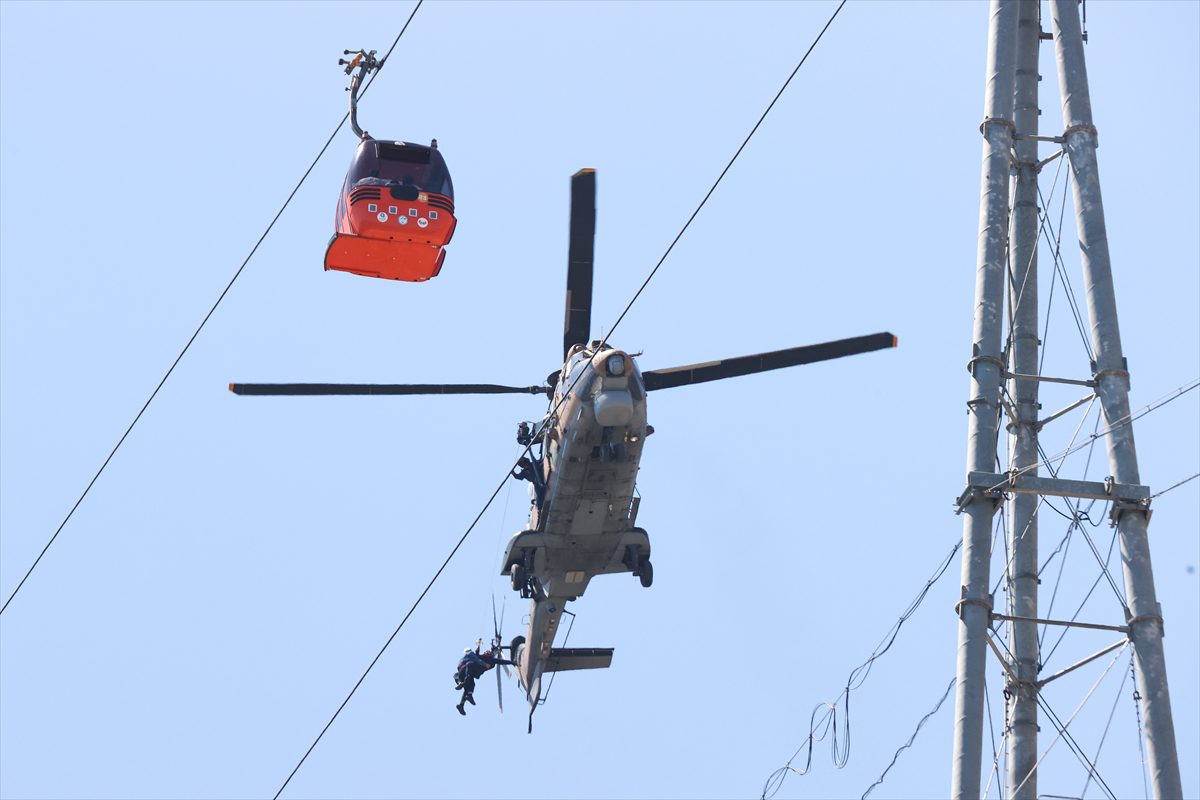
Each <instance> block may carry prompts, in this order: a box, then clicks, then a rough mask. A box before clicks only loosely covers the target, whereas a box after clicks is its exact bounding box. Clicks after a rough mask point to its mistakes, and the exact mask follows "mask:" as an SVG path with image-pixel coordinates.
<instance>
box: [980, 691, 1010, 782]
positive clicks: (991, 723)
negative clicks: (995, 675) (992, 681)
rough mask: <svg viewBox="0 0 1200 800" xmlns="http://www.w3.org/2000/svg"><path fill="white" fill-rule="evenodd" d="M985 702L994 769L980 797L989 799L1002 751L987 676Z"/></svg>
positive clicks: (998, 769)
mask: <svg viewBox="0 0 1200 800" xmlns="http://www.w3.org/2000/svg"><path fill="white" fill-rule="evenodd" d="M983 702H984V706H985V707H986V708H987V717H988V736H989V738H991V740H992V768H991V769H990V770H988V779H987V783H986V784H984V787H983V792H982V793H981V794H980V795H979V796H980V797H987V796H988V792H989V791H991V789H992V780H994V779H995V778H997V777H998V776H999V774H1000V750H999V749H998V748H997V747H996V721H995V720H994V719H992V697H991V695H990V694H988V691H987V677H986V676H985V677H984V682H983ZM1000 736H1001V738H1003V736H1004V731H1001V732H1000ZM1001 795H1002V796H1003V792H1001Z"/></svg>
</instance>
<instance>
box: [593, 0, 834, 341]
mask: <svg viewBox="0 0 1200 800" xmlns="http://www.w3.org/2000/svg"><path fill="white" fill-rule="evenodd" d="M845 5H846V0H841V2H840V3H838V7H837V8H835V9H834V11H833V14H831V15H830V17H829V19H828V20H827V21H826V22H825V26H824V27H823V28H821V31H820V33H818V34H817V37H816V38H815V39H813V42H812V44H810V45H809V46H808V49H807V50H805V51H804V55H803V56H801V58H800V62H799V63H798V64H796V68H795V69H793V70H792V73H791V74H790V75H788V77H787V80H785V81H784V82H783V86H781V87H779V91H778V92H776V93H775V97H774V98H773V99H772V100H771V102H770V103H769V104H768V105H767V110H766V111H764V112H763V113H762V116H761V117H759V118H758V122H756V123H754V127H753V128H751V129H750V133H748V134H746V138H745V140H743V141H742V144H741V146H740V147H738V149H737V152H735V153H734V154H733V158H731V159H729V163H728V164H726V165H725V169H723V170H721V174H720V175H718V176H717V179H716V180H715V181H713V185H712V186H711V187H710V188H709V190H708V192H707V193H706V194H705V195H704V199H703V200H701V201H700V205H698V206H696V210H695V211H693V212H692V215H691V216H690V217H688V219H687V222H685V223H683V227H682V228H681V229H680V230H679V233H678V234H676V235H675V238H674V239H672V240H671V243H670V244H669V245H667V249H666V250H665V251H664V252H663V254H662V258H660V259H659V260H658V263H657V264H655V265H654V269H652V270H650V274H649V275H647V276H646V280H644V281H642V285H641V286H640V287H639V288H638V290H637V292H635V293H634V295H633V299H632V300H630V301H629V304H628V305H627V306H625V310H624V311H622V312H621V314H620V316H618V317H617V321H616V322H614V323H613V324H612V327H611V328H609V329H608V333H606V334H605V335H604V338H603V339H601V340H600V343H601V344H602V345H603V344H605V343H606V342H607V341H608V337H609V336H612V335H613V331H615V330H616V329H617V326H618V325H620V324H621V322H622V320H624V319H625V315H626V314H628V313H629V309H631V308H633V304H634V303H636V302H637V299H638V298H639V297H641V296H642V292H643V291H645V290H646V287H647V286H649V285H650V281H651V279H653V278H654V275H655V273H657V272H658V268H659V267H661V266H662V265H663V262H664V261H666V260H667V256H669V255H670V254H671V251H672V250H674V249H675V245H676V244H678V242H679V240H680V239H681V238H683V234H684V233H686V232H687V229H688V228H689V227H690V226H691V224H692V220H694V219H695V218H696V216H697V215H698V214H699V213H700V210H701V209H702V208H704V204H705V203H707V202H708V198H710V197H712V195H713V192H715V191H716V190H717V187H718V186H720V185H721V181H722V180H724V178H725V174H726V173H727V172H729V169H730V168H731V167H732V166H733V162H735V161H737V159H738V156H740V155H741V154H742V151H743V150H745V149H746V145H748V144H750V139H751V138H753V137H754V134H755V133H756V132H757V131H758V128H759V126H761V125H762V124H763V121H764V120H765V119H766V118H767V115H768V114H770V113H771V109H772V108H774V107H775V104H776V103H777V102H779V98H780V97H782V96H783V93H784V92H785V91H786V90H787V87H788V85H789V84H790V83H791V82H792V78H795V77H796V73H797V72H799V71H800V68H801V67H803V66H804V62H805V61H807V60H808V57H809V56H810V55H811V54H812V51H813V50H814V49H815V48H816V46H817V44H818V43H820V41H821V37H823V36H824V35H825V31H827V30H829V26H830V25H832V24H833V21H834V20H835V19H837V15H838V14H840V13H841V11H842V7H843V6H845Z"/></svg>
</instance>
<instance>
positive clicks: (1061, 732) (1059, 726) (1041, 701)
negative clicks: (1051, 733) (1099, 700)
mask: <svg viewBox="0 0 1200 800" xmlns="http://www.w3.org/2000/svg"><path fill="white" fill-rule="evenodd" d="M988 630H989V631H990V632H991V634H992V636H991V637H990V638H991V641H992V642H993V643H997V642H998V643H999V646H1000V647H1002V648H1003V649H1004V652H1005V654H1006V655H1007V656H1008V658H1009V659H1010V660H1015V659H1014V657H1013V653H1012V651H1011V650H1010V649H1009V648H1008V645H1007V644H1006V643H1005V641H1004V640H1003V639H1001V638H1000V637H998V636H996V635H995V634H996V631H995V630H994V629H991V628H989V629H988ZM1127 647H1129V642H1124V643H1122V645H1121V647H1120V649H1118V650H1117V652H1116V655H1115V656H1113V660H1112V661H1110V662H1109V663H1108V666H1107V667H1105V668H1104V672H1102V673H1100V677H1099V678H1097V679H1096V681H1095V682H1094V683H1093V684H1092V687H1091V689H1089V690H1088V693H1087V694H1086V695H1084V697H1083V699H1082V700H1080V701H1079V705H1078V706H1076V707H1075V710H1074V711H1073V712H1071V716H1070V717H1069V718H1068V719H1067V721H1066V722H1065V723H1064V722H1063V721H1062V720H1061V718H1059V716H1058V715H1057V714H1055V713H1054V710H1053V709H1052V708H1050V705H1049V704H1048V703H1047V702H1046V698H1045V697H1043V696H1042V692H1041V690H1040V689H1039V690H1038V692H1037V695H1036V697H1037V704H1038V707H1039V708H1041V709H1042V710H1043V711H1044V712H1046V716H1047V718H1049V719H1050V721H1051V722H1052V723H1053V724H1054V727H1055V730H1057V731H1058V735H1056V736H1055V737H1054V739H1053V740H1052V741H1051V742H1050V744H1049V745H1048V746H1047V747H1046V749H1045V751H1044V752H1043V753H1042V754H1041V756H1039V757H1038V760H1037V761H1035V762H1034V764H1033V767H1032V768H1031V769H1030V770H1029V772H1028V774H1026V776H1025V778H1024V780H1022V781H1021V782H1020V783H1019V784H1017V786H1016V788H1015V789H1014V790H1013V794H1018V793H1020V790H1021V787H1023V786H1024V785H1025V782H1026V781H1028V780H1029V778H1030V776H1032V775H1036V774H1037V770H1038V767H1039V766H1041V763H1042V761H1044V760H1045V758H1046V756H1048V755H1049V754H1050V751H1051V750H1052V749H1054V745H1055V744H1057V743H1058V740H1059V739H1062V740H1063V741H1064V742H1066V743H1067V747H1068V748H1069V749H1070V750H1071V751H1072V752H1073V753H1074V754H1075V756H1076V758H1078V759H1079V761H1080V763H1081V764H1082V765H1083V766H1084V767H1086V768H1087V769H1088V771H1089V772H1091V773H1094V774H1095V776H1096V782H1097V783H1098V784H1099V785H1100V787H1101V789H1102V790H1103V791H1104V792H1105V794H1107V795H1108V797H1109V798H1110V800H1116V797H1115V795H1114V794H1113V792H1112V790H1111V789H1109V788H1108V784H1107V783H1106V782H1105V781H1104V778H1102V777H1101V776H1100V772H1099V770H1098V769H1097V768H1096V765H1095V764H1094V763H1092V762H1091V761H1090V760H1088V757H1087V755H1086V754H1085V753H1084V752H1083V748H1082V747H1080V746H1079V743H1078V742H1076V741H1075V738H1074V737H1073V736H1072V735H1071V733H1070V732H1069V731H1068V730H1067V728H1068V727H1069V726H1070V725H1071V723H1072V722H1074V721H1075V717H1077V716H1079V712H1080V711H1082V710H1083V707H1084V706H1085V705H1087V702H1088V700H1090V699H1091V697H1092V695H1093V694H1095V693H1096V690H1097V689H1098V688H1100V684H1101V683H1103V682H1104V679H1105V678H1106V677H1107V676H1108V673H1109V672H1111V671H1112V668H1113V665H1115V664H1116V663H1117V660H1118V659H1120V657H1121V653H1123V652H1124V651H1125V649H1126V648H1127Z"/></svg>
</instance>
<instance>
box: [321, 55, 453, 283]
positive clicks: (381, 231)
mask: <svg viewBox="0 0 1200 800" xmlns="http://www.w3.org/2000/svg"><path fill="white" fill-rule="evenodd" d="M340 63H343V64H348V66H347V67H346V71H347V72H348V73H349V72H352V71H353V70H354V69H355V68H359V71H358V72H356V73H354V74H353V76H352V78H351V81H350V126H351V127H352V128H353V129H354V132H355V133H356V134H357V135H358V137H359V139H360V140H361V141H360V142H359V145H358V150H357V151H355V153H354V159H353V160H352V161H351V162H350V170H349V171H348V172H347V173H346V182H345V184H343V186H342V194H341V197H340V198H339V200H338V206H337V215H336V217H335V219H334V230H335V233H334V236H333V238H332V239H331V240H330V241H329V247H328V248H327V249H326V251H325V269H327V270H330V269H333V270H340V271H343V272H353V273H354V274H356V275H366V276H368V277H372V278H390V279H391V280H398V281H427V280H429V279H430V278H432V277H434V276H436V275H437V274H438V273H439V272H440V271H441V269H442V261H443V260H445V258H446V251H445V249H444V248H445V246H446V245H447V244H449V243H450V239H451V237H452V236H454V228H455V225H456V224H457V223H458V220H456V219H455V217H454V185H453V184H452V183H451V181H450V170H449V169H447V168H446V161H445V159H443V158H442V154H441V153H440V152H438V149H437V140H436V139H434V140H433V142H431V143H430V145H429V146H428V147H425V146H424V145H419V144H413V143H412V142H392V141H385V140H382V139H375V138H373V137H372V136H371V135H370V134H368V133H367V132H366V131H363V130H362V129H361V128H359V127H358V120H357V105H358V90H359V85H360V83H361V80H362V76H363V75H364V74H365V73H366V72H369V71H370V70H372V69H377V68H378V62H377V61H376V60H375V57H374V51H372V52H371V53H369V54H368V53H363V52H362V51H359V53H358V54H357V55H356V56H355V57H354V58H353V59H352V60H351V61H349V62H346V61H342V62H340Z"/></svg>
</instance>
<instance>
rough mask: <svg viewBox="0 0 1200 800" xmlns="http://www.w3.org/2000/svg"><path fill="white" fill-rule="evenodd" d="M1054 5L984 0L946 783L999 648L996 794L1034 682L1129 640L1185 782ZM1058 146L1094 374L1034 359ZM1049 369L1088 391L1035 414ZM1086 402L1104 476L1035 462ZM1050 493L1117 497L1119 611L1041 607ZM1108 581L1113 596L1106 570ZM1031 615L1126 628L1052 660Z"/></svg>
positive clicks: (1027, 776)
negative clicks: (1043, 528) (1042, 521)
mask: <svg viewBox="0 0 1200 800" xmlns="http://www.w3.org/2000/svg"><path fill="white" fill-rule="evenodd" d="M1049 7H1050V16H1051V22H1052V33H1043V32H1042V30H1041V4H1040V1H1039V0H992V2H991V5H990V14H991V17H990V22H989V29H988V63H987V83H986V95H985V103H984V121H983V125H982V126H981V131H982V133H983V136H984V146H983V172H982V179H981V195H982V196H981V199H980V213H979V250H978V259H977V267H976V287H975V317H974V329H973V337H972V342H973V352H972V358H971V360H970V362H969V369H970V372H971V381H970V397H969V399H968V403H967V405H968V409H969V427H968V438H967V481H966V489H965V490H964V492H963V493H962V495H961V496H960V498H959V509H960V510H961V512H962V514H963V517H964V524H963V555H962V599H961V601H960V602H959V604H958V607H957V608H958V614H959V618H960V622H959V626H958V684H957V689H956V692H957V694H956V697H955V718H954V763H953V773H952V783H951V795H952V797H954V798H978V797H979V796H980V790H981V783H982V781H981V777H982V776H981V770H982V766H983V764H982V752H983V730H984V712H985V706H984V703H985V694H984V688H985V669H986V668H987V666H988V665H989V661H990V659H991V658H992V655H994V657H996V658H998V659H999V661H1000V663H1001V665H1002V668H1003V670H1004V675H1005V680H1006V686H1005V690H1006V691H1005V696H1006V698H1007V708H1006V712H1007V713H1006V725H1005V734H1004V735H1005V747H1006V749H1007V753H1008V759H1007V770H1006V774H1005V776H1004V780H1005V782H1006V784H1007V787H1006V790H1005V792H1004V793H1003V794H1004V795H1005V796H1008V797H1011V798H1036V797H1037V796H1038V787H1037V766H1038V764H1037V762H1038V725H1039V716H1038V712H1039V707H1041V706H1040V702H1039V701H1040V699H1041V698H1040V697H1039V695H1040V693H1041V691H1042V689H1043V687H1044V686H1046V685H1047V684H1048V683H1050V682H1051V681H1054V680H1056V679H1058V678H1059V677H1061V676H1063V675H1065V674H1066V673H1067V672H1071V671H1073V670H1075V669H1076V668H1078V667H1081V666H1083V665H1084V664H1086V663H1088V662H1090V661H1092V660H1093V659H1096V658H1098V657H1100V656H1103V655H1105V654H1106V653H1109V652H1112V651H1115V650H1117V649H1118V648H1122V647H1125V646H1127V645H1131V646H1132V648H1133V660H1134V664H1135V672H1136V679H1137V692H1138V695H1139V696H1140V701H1139V703H1140V713H1141V715H1142V716H1143V717H1144V719H1145V725H1146V734H1145V744H1146V748H1147V758H1148V763H1149V771H1150V779H1151V782H1152V788H1153V794H1154V796H1155V797H1156V798H1173V797H1180V796H1181V795H1182V788H1181V784H1180V776H1179V763H1178V758H1177V754H1176V747H1175V731H1174V724H1173V722H1172V718H1171V703H1170V697H1169V694H1168V690H1167V674H1166V664H1165V659H1164V655H1163V645H1162V637H1163V624H1162V616H1161V613H1160V609H1159V605H1158V602H1157V600H1156V598H1155V590H1154V578H1153V574H1152V572H1151V568H1150V551H1149V546H1148V544H1147V537H1146V529H1147V524H1148V522H1149V518H1150V508H1149V506H1150V491H1149V489H1148V488H1147V487H1146V486H1143V485H1141V482H1140V476H1139V474H1138V466H1137V454H1136V452H1135V449H1134V440H1133V426H1132V419H1131V414H1130V408H1129V395H1128V392H1129V372H1128V369H1127V365H1126V362H1125V358H1124V356H1123V354H1122V350H1121V336H1120V330H1119V327H1118V324H1117V307H1116V299H1115V294H1114V290H1113V283H1112V271H1111V265H1110V263H1109V252H1108V241H1107V233H1106V230H1105V224H1104V207H1103V203H1102V201H1101V195H1100V179H1099V173H1098V171H1097V162H1096V152H1095V151H1096V129H1095V127H1094V126H1093V124H1092V111H1091V100H1090V98H1089V94H1088V83H1087V70H1086V66H1085V63H1084V54H1083V44H1084V36H1085V35H1084V33H1083V32H1082V30H1081V26H1080V21H1079V3H1078V0H1050V3H1049ZM1049 39H1053V42H1054V52H1055V57H1056V61H1057V67H1058V80H1059V90H1060V95H1061V98H1062V116H1063V130H1062V133H1061V134H1058V135H1054V136H1041V135H1039V134H1038V114H1039V113H1040V112H1039V111H1038V81H1039V80H1040V78H1039V75H1038V50H1039V47H1040V43H1041V41H1042V40H1049ZM1039 143H1048V144H1052V145H1057V147H1058V150H1057V152H1055V153H1053V154H1052V155H1050V156H1049V157H1048V158H1046V159H1045V160H1043V161H1039V157H1038V155H1039ZM1063 156H1065V157H1066V159H1067V160H1068V166H1069V174H1070V178H1071V184H1072V188H1073V199H1074V204H1075V212H1076V213H1075V220H1076V228H1077V233H1078V239H1079V243H1080V249H1081V255H1080V259H1081V262H1082V267H1083V279H1084V291H1085V294H1086V298H1087V317H1088V324H1089V326H1090V331H1089V332H1088V334H1087V336H1086V338H1087V339H1088V340H1089V346H1088V347H1089V353H1090V355H1091V357H1092V361H1091V364H1090V371H1091V378H1090V379H1088V380H1073V379H1070V378H1062V377H1052V376H1047V375H1043V374H1041V368H1040V366H1039V363H1040V353H1039V350H1040V346H1041V341H1040V338H1039V327H1038V299H1037V241H1038V236H1039V229H1040V223H1039V208H1038V206H1039V191H1038V173H1039V172H1040V171H1041V170H1042V168H1043V167H1044V166H1046V165H1047V164H1049V163H1051V162H1054V161H1055V160H1056V159H1058V158H1060V157H1063ZM1010 187H1011V192H1010ZM1010 201H1011V202H1010ZM1010 223H1011V224H1010ZM1006 301H1007V302H1006ZM1006 311H1007V314H1006V313H1005V312H1006ZM1048 383H1052V384H1055V385H1068V386H1070V385H1079V386H1082V387H1087V389H1089V390H1090V392H1089V393H1088V395H1087V396H1085V398H1084V399H1083V400H1080V401H1077V402H1075V403H1072V404H1071V405H1069V406H1068V407H1066V408H1064V409H1062V410H1061V411H1057V412H1054V413H1052V414H1050V415H1048V416H1046V417H1043V418H1040V419H1039V409H1040V405H1039V391H1040V390H1041V388H1042V387H1043V386H1044V385H1045V384H1048ZM1084 403H1098V404H1099V406H1100V409H1101V418H1100V423H1099V424H1101V425H1102V426H1103V431H1102V432H1101V433H1102V434H1103V435H1101V436H1097V437H1095V438H1096V439H1102V440H1103V441H1104V443H1105V444H1106V446H1107V450H1108V469H1109V473H1110V477H1109V478H1108V479H1107V480H1105V481H1103V482H1096V481H1086V480H1068V479H1065V478H1062V477H1060V476H1059V474H1058V473H1057V472H1054V471H1053V470H1050V472H1051V475H1050V476H1049V477H1044V476H1042V475H1040V474H1039V465H1042V464H1045V463H1047V461H1046V459H1045V458H1044V456H1043V455H1041V454H1040V453H1039V442H1038V435H1039V432H1040V431H1042V430H1043V429H1044V427H1045V426H1046V425H1047V424H1048V423H1051V422H1053V421H1055V420H1057V419H1060V418H1062V417H1063V416H1064V415H1065V414H1067V413H1068V412H1070V411H1072V410H1073V409H1074V408H1076V407H1079V406H1081V405H1082V404H1084ZM1002 421H1004V422H1005V424H1006V430H1007V433H1008V437H1009V438H1008V447H1007V453H1008V464H1007V468H1006V469H1000V468H998V465H997V455H998V453H997V450H998V447H997V438H998V435H999V433H1000V424H1001V422H1002ZM1046 497H1062V498H1074V499H1076V500H1077V504H1076V506H1075V508H1076V509H1078V508H1079V504H1078V503H1079V502H1082V501H1083V500H1095V501H1101V502H1106V503H1108V504H1110V507H1111V509H1112V511H1111V515H1110V520H1111V522H1112V524H1113V525H1115V526H1116V528H1117V538H1118V540H1119V542H1120V553H1121V562H1122V569H1123V573H1124V596H1123V599H1122V604H1123V608H1121V609H1120V610H1121V612H1123V615H1124V619H1119V618H1118V619H1102V620H1096V621H1088V622H1077V621H1062V620H1051V619H1044V618H1042V617H1040V616H1039V609H1038V584H1039V580H1038V550H1037V538H1038V537H1037V532H1038V529H1037V514H1038V509H1039V508H1040V507H1041V506H1042V502H1043V499H1044V498H1046ZM1005 502H1007V503H1008V506H1007V508H1006V509H1005V512H1006V514H1007V523H1008V528H1007V531H1008V532H1009V533H1010V534H1011V552H1010V553H1009V557H1008V559H1007V561H1006V564H1005V570H1004V573H1005V575H1004V586H1005V594H1006V598H1007V606H1006V607H1005V608H1002V609H997V608H995V600H994V597H993V595H992V594H991V591H990V587H989V581H990V573H991V555H992V553H991V550H992V535H993V525H994V522H995V517H996V513H997V510H998V509H1000V508H1001V506H1002V505H1003V504H1004V503H1005ZM1006 542H1008V540H1007V539H1006ZM1007 549H1008V548H1007V547H1006V550H1007ZM1102 566H1103V565H1102ZM1113 589H1114V592H1115V593H1117V596H1118V597H1119V598H1120V597H1121V595H1120V593H1119V592H1117V590H1116V586H1115V584H1114V585H1113ZM1001 612H1003V613H1001ZM1114 616H1116V614H1115V613H1114ZM998 622H999V623H1004V624H1005V625H1006V626H1007V637H1006V639H1007V641H1001V640H1000V639H999V637H998V636H997V637H995V638H993V636H992V635H991V634H992V633H994V632H995V631H994V630H993V625H994V624H995V623H998ZM1039 626H1041V627H1042V628H1043V630H1045V629H1046V628H1047V627H1048V626H1069V627H1074V628H1080V627H1082V628H1089V629H1092V630H1101V631H1111V632H1117V633H1120V634H1122V639H1121V640H1120V641H1118V642H1117V643H1116V644H1113V645H1110V646H1108V647H1106V648H1104V649H1102V650H1101V651H1100V652H1098V653H1095V654H1093V655H1091V656H1088V657H1087V658H1084V659H1081V660H1080V661H1078V662H1077V663H1074V664H1071V665H1069V666H1067V667H1065V668H1063V669H1058V670H1056V671H1055V672H1054V673H1053V674H1050V675H1045V674H1043V671H1042V667H1043V665H1042V653H1041V652H1040V649H1041V645H1040V643H1039V637H1038V627H1039ZM989 650H991V651H992V655H989ZM991 663H992V664H994V663H995V662H991Z"/></svg>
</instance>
